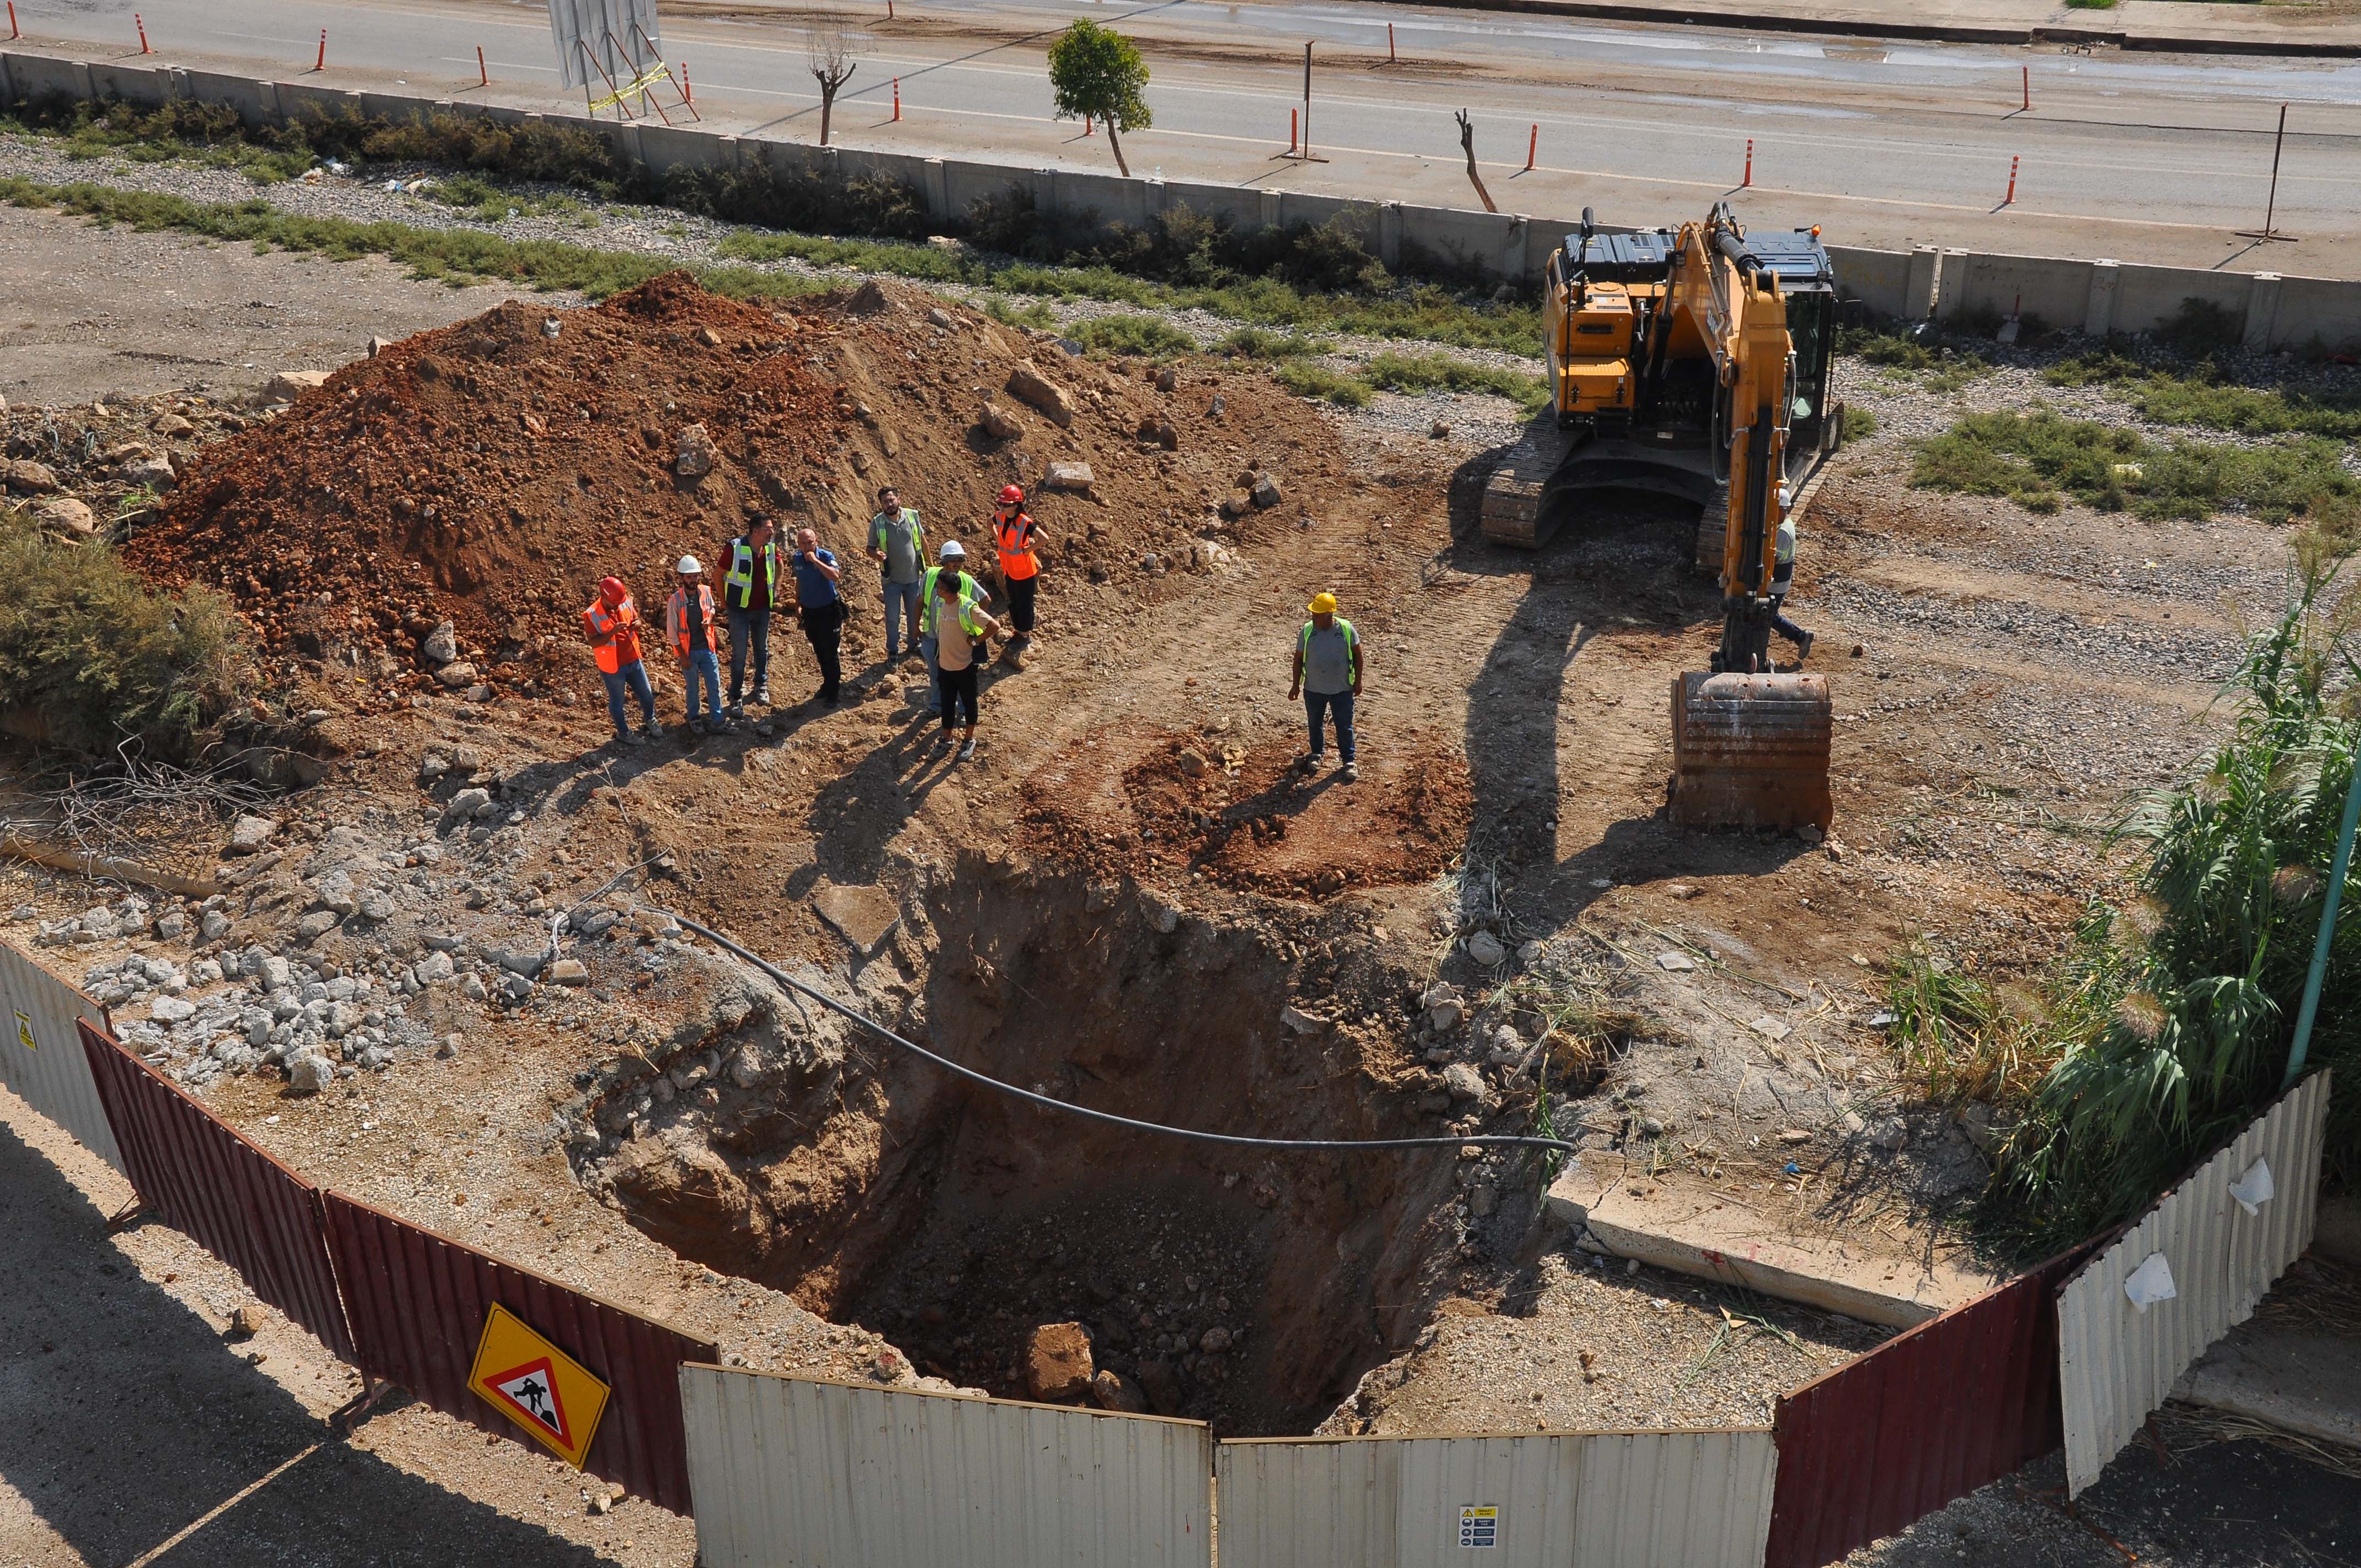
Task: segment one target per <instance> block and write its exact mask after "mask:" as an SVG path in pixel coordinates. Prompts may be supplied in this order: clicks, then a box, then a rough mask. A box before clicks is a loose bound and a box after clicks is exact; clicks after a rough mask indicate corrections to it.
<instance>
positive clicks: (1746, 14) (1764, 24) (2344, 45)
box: [1394, 0, 2361, 60]
mask: <svg viewBox="0 0 2361 1568" xmlns="http://www.w3.org/2000/svg"><path fill="white" fill-rule="evenodd" d="M1394 3H1397V4H1400V3H1407V0H1394ZM1420 3H1421V4H1431V5H1437V6H1440V7H1442V8H1444V9H1446V10H1455V11H1521V12H1526V13H1529V14H1532V15H1536V16H1578V17H1584V18H1587V19H1591V20H1596V21H1602V22H1656V23H1661V24H1663V25H1665V26H1668V27H1736V28H1740V29H1742V30H1744V31H1746V32H1752V33H1818V34H1821V35H1823V36H1826V37H1830V38H1904V39H1909V40H1913V41H1921V42H1928V43H1955V44H2096V45H2100V46H2103V47H2106V48H2112V49H2127V50H2139V51H2146V52H2149V53H2166V54H2252V55H2280V56H2288V57H2291V58H2295V59H2304V60H2351V59H2356V58H2361V40H2355V41H2352V42H2324V41H2323V42H2317V43H2314V42H2304V41H2298V40H2290V41H2285V42H2282V41H2280V40H2279V39H2277V38H2174V37H2171V36H2169V35H2159V34H2154V33H2117V32H2108V31H2104V30H2103V29H2100V28H2096V27H1970V26H1965V25H1960V24H1949V23H1941V22H1928V23H1918V22H1877V21H1869V20H1865V19H1863V20H1855V19H1852V18H1849V17H1822V16H1770V15H1764V14H1763V13H1760V12H1752V11H1704V10H1691V9H1688V8H1686V7H1680V8H1675V7H1671V6H1664V5H1628V4H1618V3H1617V0H1420Z"/></svg>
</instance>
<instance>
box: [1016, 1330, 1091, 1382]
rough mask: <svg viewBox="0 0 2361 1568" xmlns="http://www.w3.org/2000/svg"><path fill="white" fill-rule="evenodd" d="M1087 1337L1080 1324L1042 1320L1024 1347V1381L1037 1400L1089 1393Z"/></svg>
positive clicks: (1089, 1362)
mask: <svg viewBox="0 0 2361 1568" xmlns="http://www.w3.org/2000/svg"><path fill="white" fill-rule="evenodd" d="M1092 1376H1093V1368H1092V1365H1091V1340H1090V1336H1089V1335H1088V1334H1086V1333H1084V1332H1082V1324H1080V1323H1043V1324H1042V1325H1041V1326H1040V1327H1039V1328H1038V1329H1035V1330H1034V1331H1033V1336H1032V1338H1031V1339H1030V1340H1028V1341H1027V1343H1026V1346H1025V1383H1026V1387H1028V1388H1030V1389H1031V1390H1032V1391H1033V1397H1034V1398H1037V1399H1047V1400H1051V1401H1058V1400H1064V1399H1080V1398H1087V1397H1088V1396H1089V1394H1090V1392H1091V1378H1092Z"/></svg>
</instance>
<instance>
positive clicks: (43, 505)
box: [33, 496, 98, 539]
mask: <svg viewBox="0 0 2361 1568" xmlns="http://www.w3.org/2000/svg"><path fill="white" fill-rule="evenodd" d="M33 521H34V522H35V523H37V524H39V525H42V526H45V527H47V528H48V529H49V530H50V531H51V532H56V533H71V534H73V535H75V536H76V537H78V538H82V539H87V538H89V537H90V536H91V535H93V534H94V533H96V532H98V514H97V513H95V512H93V511H92V510H90V508H89V507H88V506H86V505H84V504H83V503H82V502H81V501H78V500H76V499H73V498H72V497H71V496H43V497H42V498H41V499H39V500H37V501H35V502H34V503H33Z"/></svg>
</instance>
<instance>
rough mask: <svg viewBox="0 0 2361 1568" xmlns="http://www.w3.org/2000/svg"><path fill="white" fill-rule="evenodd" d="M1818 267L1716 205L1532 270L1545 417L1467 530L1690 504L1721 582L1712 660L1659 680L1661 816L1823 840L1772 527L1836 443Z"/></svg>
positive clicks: (1821, 804) (1520, 536)
mask: <svg viewBox="0 0 2361 1568" xmlns="http://www.w3.org/2000/svg"><path fill="white" fill-rule="evenodd" d="M1835 303H1836V291H1835V275H1834V270H1833V269H1832V267H1831V266H1830V264H1829V260H1828V251H1827V249H1826V248H1825V247H1822V246H1821V244H1820V242H1819V231H1818V230H1817V229H1816V228H1815V229H1808V230H1802V229H1799V230H1795V231H1793V232H1792V233H1784V234H1773V235H1768V236H1749V235H1748V234H1747V233H1746V231H1745V229H1744V228H1742V227H1741V225H1740V224H1739V222H1738V220H1737V218H1736V216H1735V215H1734V214H1732V213H1731V212H1730V207H1729V205H1728V203H1715V204H1714V207H1713V211H1712V213H1711V214H1709V215H1708V217H1707V218H1706V220H1705V221H1704V222H1702V223H1692V224H1684V225H1681V227H1680V228H1679V229H1678V230H1676V231H1675V230H1669V229H1658V230H1653V231H1641V232H1638V233H1631V234H1600V233H1598V231H1597V230H1596V229H1595V228H1594V226H1593V225H1592V222H1591V218H1590V214H1589V213H1588V212H1587V211H1586V212H1585V213H1584V214H1583V222H1582V228H1581V231H1580V232H1579V233H1578V234H1575V235H1569V236H1566V243H1565V246H1564V247H1562V248H1560V249H1559V250H1558V252H1557V253H1556V254H1555V255H1554V256H1552V257H1551V258H1550V266H1549V278H1548V303H1547V307H1546V315H1547V320H1548V322H1549V334H1550V340H1549V369H1550V380H1551V388H1552V402H1553V405H1554V410H1553V414H1554V417H1553V416H1552V415H1544V416H1543V419H1542V420H1541V421H1538V422H1536V424H1535V427H1534V429H1533V430H1532V432H1531V433H1528V435H1527V436H1526V438H1525V440H1524V441H1522V442H1521V443H1520V444H1518V446H1517V447H1516V448H1515V449H1513V450H1512V451H1511V452H1510V455H1509V457H1508V459H1507V460H1506V461H1505V462H1504V463H1503V465H1502V466H1501V467H1500V468H1499V471H1497V472H1496V473H1495V474H1494V476H1493V477H1492V479H1491V481H1490V483H1489V484H1488V486H1487V487H1486V489H1485V493H1484V502H1483V512H1482V517H1483V527H1484V532H1485V535H1486V537H1488V538H1489V539H1492V540H1495V541H1497V542H1499V543H1504V544H1510V545H1517V546H1521V547H1523V548H1527V549H1538V548H1540V547H1541V546H1542V545H1543V544H1544V543H1547V542H1548V539H1549V537H1550V535H1551V534H1552V533H1553V532H1555V530H1556V528H1557V527H1558V526H1559V524H1560V523H1562V522H1563V521H1565V519H1566V518H1567V517H1568V516H1569V515H1570V514H1572V513H1574V512H1576V511H1577V510H1579V505H1580V502H1581V500H1582V499H1584V498H1585V497H1587V496H1588V495H1590V494H1594V493H1597V492H1601V491H1613V490H1631V489H1638V490H1651V491H1655V492H1658V493H1662V494H1668V495H1673V496H1676V497H1680V498H1683V499H1690V500H1694V501H1696V502H1697V503H1698V505H1699V507H1700V508H1701V517H1700V520H1699V524H1698V529H1697V564H1698V565H1699V566H1701V567H1706V568H1708V569H1711V570H1714V571H1716V572H1717V573H1718V574H1719V577H1720V582H1721V589H1722V630H1721V645H1720V647H1719V648H1718V649H1717V650H1716V651H1715V652H1714V655H1713V659H1712V668H1711V670H1710V671H1708V672H1705V673H1689V674H1679V675H1675V677H1674V678H1673V694H1672V698H1673V700H1672V707H1673V781H1672V816H1673V819H1674V820H1675V822H1677V823H1680V824H1682V825H1683V826H1686V827H1734V828H1799V827H1802V826H1804V825H1805V824H1806V823H1808V824H1811V825H1814V826H1817V827H1818V828H1822V829H1825V828H1828V826H1829V824H1830V821H1831V819H1832V817H1833V815H1834V812H1833V807H1832V806H1831V803H1830V800H1829V796H1828V741H1829V736H1830V731H1831V728H1832V726H1831V722H1830V721H1831V718H1832V714H1831V710H1830V707H1829V702H1828V679H1827V677H1826V676H1824V675H1807V674H1796V673H1789V674H1777V673H1774V672H1773V665H1772V661H1771V648H1770V642H1771V630H1772V628H1771V622H1772V619H1773V615H1774V613H1775V612H1776V606H1775V604H1774V602H1773V598H1772V593H1771V584H1772V576H1773V566H1774V563H1775V556H1776V551H1777V544H1778V533H1779V525H1780V523H1781V522H1782V521H1785V520H1787V519H1788V518H1790V517H1791V516H1794V515H1796V514H1799V513H1800V512H1801V511H1802V510H1803V507H1804V505H1805V504H1806V503H1807V501H1808V499H1809V495H1810V492H1811V490H1812V489H1814V488H1817V485H1816V481H1817V477H1818V476H1819V473H1820V471H1821V468H1822V465H1824V464H1825V463H1826V461H1827V459H1828V455H1830V454H1831V453H1832V452H1834V451H1835V449H1836V446H1837V444H1838V442H1839V439H1840V438H1841V435H1842V431H1843V422H1844V410H1843V406H1842V405H1841V404H1836V405H1833V406H1831V405H1830V403H1829V401H1828V370H1829V364H1830V360H1831V358H1832V349H1833V346H1834V344H1833V339H1834V336H1835V333H1834V326H1835Z"/></svg>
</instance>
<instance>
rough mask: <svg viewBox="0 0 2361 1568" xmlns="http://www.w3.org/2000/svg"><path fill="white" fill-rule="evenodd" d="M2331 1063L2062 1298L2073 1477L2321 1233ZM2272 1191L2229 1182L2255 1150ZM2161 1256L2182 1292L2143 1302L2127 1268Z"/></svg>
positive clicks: (2126, 1437)
mask: <svg viewBox="0 0 2361 1568" xmlns="http://www.w3.org/2000/svg"><path fill="white" fill-rule="evenodd" d="M2328 1094H2329V1074H2328V1073H2326V1072H2317V1073H2314V1074H2312V1076H2311V1077H2310V1078H2308V1079H2306V1080H2304V1081H2303V1082H2301V1083H2300V1084H2298V1085H2296V1087H2295V1088H2294V1089H2292V1090H2290V1091H2288V1092H2287V1093H2286V1094H2284V1095H2282V1096H2280V1097H2279V1102H2278V1103H2276V1104H2274V1105H2273V1106H2272V1107H2271V1108H2270V1109H2269V1110H2268V1111H2267V1112H2265V1113H2263V1114H2262V1115H2261V1116H2259V1117H2257V1118H2256V1120H2255V1121H2254V1122H2253V1123H2252V1124H2249V1125H2248V1126H2247V1127H2246V1130H2245V1131H2244V1132H2242V1133H2240V1134H2239V1135H2237V1136H2236V1137H2235V1138H2234V1139H2232V1140H2231V1142H2230V1144H2229V1146H2227V1147H2226V1148H2224V1149H2223V1150H2221V1151H2220V1152H2219V1153H2217V1154H2215V1155H2214V1156H2213V1157H2212V1158H2210V1159H2208V1160H2207V1161H2206V1162H2205V1163H2204V1164H2203V1165H2202V1166H2200V1167H2199V1168H2198V1169H2197V1171H2196V1173H2195V1174H2194V1175H2192V1176H2191V1177H2190V1178H2189V1179H2187V1180H2186V1181H2183V1182H2182V1183H2181V1184H2180V1186H2178V1187H2176V1188H2174V1189H2173V1190H2171V1191H2170V1192H2168V1193H2166V1194H2165V1195H2164V1197H2163V1198H2161V1199H2160V1200H2158V1202H2157V1205H2156V1207H2154V1208H2153V1209H2151V1210H2149V1211H2148V1212H2147V1213H2146V1214H2145V1215H2143V1216H2141V1218H2140V1220H2139V1223H2137V1224H2136V1225H2134V1226H2133V1227H2132V1228H2131V1229H2130V1230H2129V1231H2127V1232H2126V1233H2125V1234H2124V1235H2123V1236H2122V1237H2121V1238H2120V1239H2119V1240H2117V1241H2116V1243H2115V1244H2114V1245H2113V1246H2111V1247H2109V1248H2108V1249H2107V1250H2106V1251H2104V1252H2103V1253H2101V1254H2100V1255H2098V1256H2097V1257H2095V1258H2092V1260H2091V1262H2090V1263H2088V1264H2087V1265H2085V1266H2083V1269H2082V1271H2081V1273H2080V1274H2077V1275H2076V1276H2075V1277H2073V1278H2071V1279H2070V1280H2068V1281H2067V1282H2066V1285H2065V1288H2063V1289H2061V1290H2060V1291H2059V1298H2058V1376H2059V1391H2060V1393H2061V1395H2062V1396H2063V1401H2064V1407H2065V1417H2066V1489H2067V1492H2068V1494H2069V1495H2070V1496H2071V1495H2075V1494H2079V1493H2080V1492H2081V1490H2082V1489H2083V1488H2084V1487H2085V1486H2090V1485H2091V1484H2092V1482H2094V1481H2096V1480H2097V1479H2098V1478H2099V1473H2100V1472H2101V1471H2103V1470H2104V1469H2105V1468H2106V1466H2107V1462H2108V1461H2109V1460H2111V1459H2113V1458H2114V1456H2115V1455H2116V1454H2117V1453H2121V1452H2122V1451H2123V1448H2124V1445H2125V1443H2127V1442H2130V1441H2131V1440H2132V1438H2133V1436H2134V1435H2135V1434H2136V1433H2137V1432H2138V1431H2139V1429H2140V1426H2141V1424H2142V1423H2143V1422H2145V1421H2146V1420H2147V1418H2148V1417H2149V1415H2150V1414H2152V1413H2153V1412H2154V1411H2156V1410H2157V1409H2158V1408H2159V1407H2161V1406H2162V1405H2163V1403H2164V1401H2165V1398H2166V1396H2167V1395H2168V1394H2169V1392H2170V1391H2171V1388H2172V1385H2173V1384H2174V1382H2175V1381H2177V1380H2178V1379H2179V1378H2180V1375H2181V1373H2183V1372H2185V1371H2187V1370H2188V1368H2189V1365H2190V1364H2191V1363H2192V1362H2194V1361H2195V1360H2196V1359H2197V1358H2198V1357H2199V1356H2200V1355H2202V1354H2204V1353H2205V1351H2206V1349H2207V1347H2208V1346H2210V1345H2212V1344H2213V1342H2214V1341H2215V1340H2218V1339H2220V1338H2221V1337H2222V1336H2223V1335H2224V1334H2225V1333H2227V1332H2230V1330H2231V1329H2233V1328H2235V1327H2236V1326H2237V1325H2238V1324H2240V1323H2242V1322H2245V1321H2246V1320H2247V1319H2248V1318H2250V1317H2252V1316H2253V1315H2254V1311H2255V1303H2256V1302H2257V1301H2258V1300H2260V1299H2262V1297H2263V1294H2264V1292H2266V1291H2268V1289H2269V1288H2271V1285H2272V1283H2273V1282H2274V1281H2275V1280H2277V1279H2278V1278H2279V1276H2280V1275H2281V1274H2282V1273H2284V1272H2285V1271H2286V1269H2287V1266H2288V1265H2289V1264H2290V1263H2292V1262H2294V1261H2295V1259H2296V1258H2297V1256H2298V1255H2301V1253H2302V1251H2303V1249H2304V1248H2305V1247H2306V1246H2308V1245H2311V1243H2312V1225H2313V1222H2314V1219H2315V1217H2316V1215H2317V1212H2318V1204H2319V1199H2320V1158H2321V1149H2322V1145H2323V1140H2324V1139H2325V1136H2326V1128H2327V1117H2328ZM2257 1159H2260V1160H2263V1161H2265V1162H2267V1163H2268V1165H2269V1167H2270V1170H2271V1183H2272V1187H2273V1189H2274V1194H2273V1196H2272V1198H2271V1199H2270V1201H2268V1202H2265V1203H2261V1204H2259V1205H2257V1212H2255V1213H2253V1214H2251V1215H2250V1214H2248V1213H2247V1212H2246V1210H2245V1208H2244V1207H2243V1206H2242V1205H2241V1204H2240V1203H2239V1202H2238V1201H2237V1200H2236V1199H2235V1198H2234V1197H2233V1196H2232V1195H2231V1192H2230V1189H2231V1188H2232V1187H2233V1186H2235V1185H2236V1184H2237V1183H2238V1182H2239V1181H2240V1180H2241V1179H2244V1178H2245V1177H2246V1174H2247V1172H2248V1171H2249V1170H2250V1169H2252V1168H2253V1167H2254V1164H2255V1162H2256V1161H2257ZM2157 1255H2161V1256H2162V1257H2163V1258H2164V1262H2165V1266H2166V1267H2167V1268H2169V1270H2170V1272H2171V1277H2172V1287H2173V1291H2174V1294H2173V1295H2172V1297H2171V1298H2170V1299H2166V1300H2158V1301H2153V1302H2151V1303H2150V1304H2149V1305H2148V1306H2147V1307H2146V1308H2145V1309H2143V1308H2141V1307H2139V1306H2137V1305H2135V1304H2134V1303H2133V1301H2132V1299H2130V1297H2129V1296H2128V1295H2126V1294H2125V1288H2124V1286H2125V1281H2126V1280H2127V1279H2129V1278H2130V1277H2132V1275H2133V1274H2134V1273H2135V1272H2136V1271H2137V1270H2138V1269H2139V1268H2140V1266H2142V1265H2143V1264H2145V1263H2147V1260H2148V1259H2149V1258H2151V1257H2154V1256H2157Z"/></svg>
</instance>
